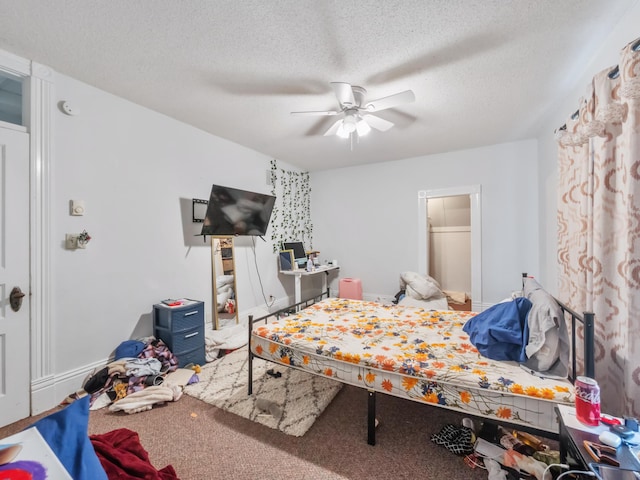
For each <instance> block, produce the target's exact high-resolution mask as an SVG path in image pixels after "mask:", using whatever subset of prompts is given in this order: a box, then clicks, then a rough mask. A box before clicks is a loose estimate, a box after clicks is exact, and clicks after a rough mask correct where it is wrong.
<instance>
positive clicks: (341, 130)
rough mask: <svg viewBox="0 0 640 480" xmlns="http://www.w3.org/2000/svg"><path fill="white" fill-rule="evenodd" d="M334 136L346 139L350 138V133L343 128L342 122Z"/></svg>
mask: <svg viewBox="0 0 640 480" xmlns="http://www.w3.org/2000/svg"><path fill="white" fill-rule="evenodd" d="M336 135H337V136H338V137H340V138H344V139H347V138H349V137H350V136H351V133H350V132H347V130H346V129H345V128H344V121H343V122H341V123H340V126H339V127H338V130H336Z"/></svg>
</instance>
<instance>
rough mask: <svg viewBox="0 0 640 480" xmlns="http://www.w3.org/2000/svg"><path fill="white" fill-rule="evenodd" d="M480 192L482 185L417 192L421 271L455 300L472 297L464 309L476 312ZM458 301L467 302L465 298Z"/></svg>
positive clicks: (479, 298) (479, 282) (478, 305)
mask: <svg viewBox="0 0 640 480" xmlns="http://www.w3.org/2000/svg"><path fill="white" fill-rule="evenodd" d="M480 192H481V188H480V185H472V186H466V187H454V188H445V189H438V190H421V191H419V192H418V205H419V208H418V210H419V219H418V225H419V234H418V261H419V271H420V273H422V274H427V275H430V276H432V277H433V278H435V279H436V280H438V281H439V282H440V283H441V285H442V288H443V290H450V291H453V292H455V294H456V297H458V295H460V294H463V295H465V297H467V296H470V301H469V305H470V306H469V307H466V306H465V307H463V308H467V309H468V308H470V309H471V310H472V311H475V312H479V311H481V310H482V262H481V254H482V249H481V205H480ZM443 210H444V214H443ZM446 211H449V215H447V214H446ZM430 217H431V221H430ZM445 217H448V218H445ZM465 217H468V218H465ZM456 224H457V225H456ZM464 224H467V225H464ZM436 232H437V233H436ZM434 233H436V234H435V235H433V234H434ZM465 239H468V242H467V240H465ZM465 242H467V243H466V246H465ZM455 244H458V246H457V247H455V248H454V246H455ZM461 259H462V263H463V264H461ZM438 277H439V278H438ZM456 300H462V302H461V303H465V302H464V301H465V300H466V298H463V299H460V298H456ZM452 306H453V303H452Z"/></svg>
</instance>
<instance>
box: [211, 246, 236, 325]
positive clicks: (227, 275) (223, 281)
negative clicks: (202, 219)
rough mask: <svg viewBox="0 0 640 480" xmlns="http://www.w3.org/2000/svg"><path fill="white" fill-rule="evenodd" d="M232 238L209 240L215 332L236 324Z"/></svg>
mask: <svg viewBox="0 0 640 480" xmlns="http://www.w3.org/2000/svg"><path fill="white" fill-rule="evenodd" d="M234 256H235V252H234V249H233V237H212V238H211V262H212V267H213V268H212V272H213V305H214V308H213V309H212V313H213V321H214V326H215V328H216V330H219V329H221V328H224V327H225V326H227V325H231V324H236V323H238V298H237V296H236V268H235V258H234Z"/></svg>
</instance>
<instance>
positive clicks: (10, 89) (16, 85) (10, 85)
mask: <svg viewBox="0 0 640 480" xmlns="http://www.w3.org/2000/svg"><path fill="white" fill-rule="evenodd" d="M22 85H23V79H22V78H20V77H16V76H14V75H11V74H9V73H6V72H3V71H1V70H0V121H3V122H8V123H13V124H15V125H23V123H22V122H23V115H22V108H23V107H22V106H23V102H22Z"/></svg>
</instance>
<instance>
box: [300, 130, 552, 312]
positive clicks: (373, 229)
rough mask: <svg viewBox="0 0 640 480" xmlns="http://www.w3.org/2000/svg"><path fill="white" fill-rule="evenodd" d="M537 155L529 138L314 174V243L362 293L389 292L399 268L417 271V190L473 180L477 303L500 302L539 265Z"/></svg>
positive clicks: (393, 290)
mask: <svg viewBox="0 0 640 480" xmlns="http://www.w3.org/2000/svg"><path fill="white" fill-rule="evenodd" d="M345 148H348V146H347V145H346V144H345ZM537 156H538V153H537V143H536V141H535V140H528V141H522V142H515V143H507V144H501V145H494V146H489V147H482V148H476V149H472V150H462V151H457V152H449V153H444V154H439V155H430V156H425V157H418V158H412V159H408V160H403V161H397V162H385V163H379V164H374V165H369V166H363V167H351V168H342V169H334V170H327V171H322V172H314V173H313V174H312V176H311V184H312V206H311V208H312V215H313V221H314V247H315V248H317V249H318V250H320V252H321V258H337V259H339V262H340V269H341V271H340V276H341V277H355V278H360V279H361V280H362V288H363V292H364V293H365V295H367V296H369V297H377V296H393V295H395V294H396V293H397V291H398V290H399V275H400V272H403V271H408V270H410V271H419V265H418V191H419V190H433V189H441V188H453V187H458V186H469V185H478V184H479V185H481V187H482V277H483V278H482V284H483V298H482V299H480V300H481V302H483V303H493V302H496V301H499V300H502V299H503V298H504V297H505V296H506V295H509V294H510V293H511V291H513V290H515V289H518V288H520V286H521V280H520V279H521V272H523V271H527V272H533V271H537V270H538V269H539V257H538V226H537V221H536V219H537V218H538V210H537V208H538V184H537V182H536V179H537V175H538V171H537ZM336 282H337V281H334V282H333V284H332V287H335V286H336ZM474 300H475V299H474Z"/></svg>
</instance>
